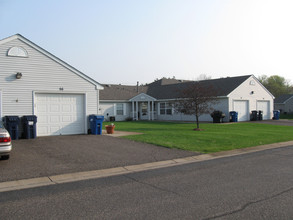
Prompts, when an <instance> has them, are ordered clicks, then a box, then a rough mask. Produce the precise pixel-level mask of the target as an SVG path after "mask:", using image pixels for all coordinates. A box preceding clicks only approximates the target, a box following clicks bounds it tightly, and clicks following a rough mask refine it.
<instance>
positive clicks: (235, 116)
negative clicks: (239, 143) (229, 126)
mask: <svg viewBox="0 0 293 220" xmlns="http://www.w3.org/2000/svg"><path fill="white" fill-rule="evenodd" d="M230 122H238V112H235V111H231V112H230Z"/></svg>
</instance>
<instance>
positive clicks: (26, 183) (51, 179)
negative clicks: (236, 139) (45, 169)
mask: <svg viewBox="0 0 293 220" xmlns="http://www.w3.org/2000/svg"><path fill="white" fill-rule="evenodd" d="M292 145H293V141H288V142H283V143H276V144H268V145H262V146H257V147H250V148H244V149H237V150H231V151H224V152H218V153H212V154H202V155H197V156H190V157H184V158H178V159H171V160H165V161H158V162H152V163H144V164H139V165H130V166H121V167H116V168H108V169H101V170H93V171H85V172H75V173H68V174H61V175H52V176H45V177H38V178H31V179H24V180H17V181H8V182H2V183H0V192H7V191H13V190H21V189H28V188H34V187H41V186H49V185H56V184H62V183H68V182H75V181H82V180H89V179H97V178H103V177H109V176H114V175H125V174H129V173H134V172H140V171H146V170H151V169H159V168H165V167H171V166H178V165H182V164H186V163H195V162H201V161H206V160H213V159H218V158H223V157H230V156H236V155H242V154H247V153H253V152H258V151H263V150H268V149H274V148H279V147H287V146H292Z"/></svg>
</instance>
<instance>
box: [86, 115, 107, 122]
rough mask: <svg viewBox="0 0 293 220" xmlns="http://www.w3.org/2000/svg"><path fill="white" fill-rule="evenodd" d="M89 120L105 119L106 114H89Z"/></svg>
mask: <svg viewBox="0 0 293 220" xmlns="http://www.w3.org/2000/svg"><path fill="white" fill-rule="evenodd" d="M89 120H90V121H92V120H97V121H103V120H104V116H103V115H89Z"/></svg>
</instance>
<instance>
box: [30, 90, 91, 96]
mask: <svg viewBox="0 0 293 220" xmlns="http://www.w3.org/2000/svg"><path fill="white" fill-rule="evenodd" d="M33 93H34V94H35V93H41V94H65V95H66V94H77V95H84V94H86V93H87V92H85V91H59V90H56V91H52V90H36V91H33Z"/></svg>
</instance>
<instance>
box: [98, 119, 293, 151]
mask: <svg viewBox="0 0 293 220" xmlns="http://www.w3.org/2000/svg"><path fill="white" fill-rule="evenodd" d="M104 124H110V123H108V122H106V123H104ZM195 126H196V125H195V124H194V123H173V122H149V121H138V122H135V121H133V122H115V130H121V131H134V132H141V133H143V134H142V135H132V136H126V137H124V138H127V139H130V140H134V141H140V142H146V143H150V144H155V145H158V146H164V147H169V148H178V149H183V150H189V151H196V152H201V153H211V152H218V151H225V150H232V149H236V148H245V147H251V146H257V145H263V144H271V143H276V142H283V141H289V140H293V126H292V127H291V126H278V125H267V124H257V123H249V122H247V123H223V124H212V123H208V124H201V125H200V128H201V129H204V130H203V131H194V130H193V128H195Z"/></svg>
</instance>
